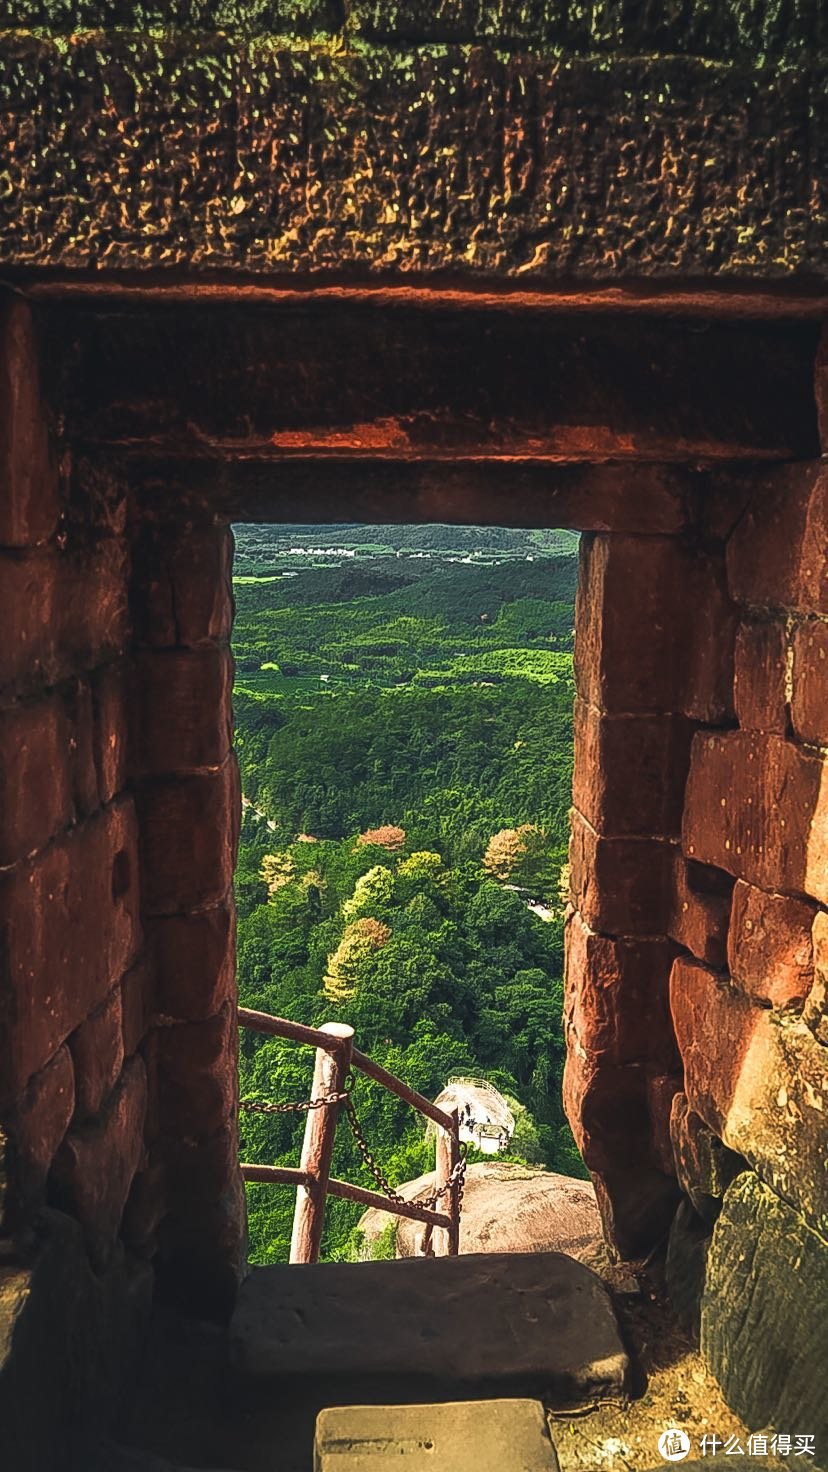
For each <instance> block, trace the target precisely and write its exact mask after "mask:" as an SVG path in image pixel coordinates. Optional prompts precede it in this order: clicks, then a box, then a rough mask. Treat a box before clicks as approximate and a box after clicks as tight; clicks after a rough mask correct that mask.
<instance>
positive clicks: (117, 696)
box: [91, 663, 127, 802]
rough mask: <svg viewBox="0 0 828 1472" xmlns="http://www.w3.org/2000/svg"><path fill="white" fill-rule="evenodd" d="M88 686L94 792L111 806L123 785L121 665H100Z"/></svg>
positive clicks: (123, 681) (124, 739)
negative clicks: (92, 725)
mask: <svg viewBox="0 0 828 1472" xmlns="http://www.w3.org/2000/svg"><path fill="white" fill-rule="evenodd" d="M91 685H92V702H93V709H94V713H95V734H94V757H95V769H96V772H97V775H98V792H99V794H100V799H101V802H111V801H112V799H113V797H115V796H116V795H117V794H118V793H119V792H121V791H123V788H124V786H125V785H126V770H127V694H126V671H125V668H124V666H123V664H121V663H114V664H110V665H104V666H103V667H102V668H101V669H98V670H96V671H95V672H94V673H93V675H92V677H91Z"/></svg>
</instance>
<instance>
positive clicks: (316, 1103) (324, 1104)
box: [239, 1093, 348, 1114]
mask: <svg viewBox="0 0 828 1472" xmlns="http://www.w3.org/2000/svg"><path fill="white" fill-rule="evenodd" d="M347 1098H348V1095H347V1093H346V1094H323V1095H322V1097H321V1098H320V1099H296V1100H295V1101H294V1102H293V1103H291V1104H273V1103H271V1102H270V1101H269V1100H266V1099H240V1100H239V1109H243V1110H244V1111H245V1113H247V1114H305V1113H307V1111H308V1110H309V1109H331V1108H332V1107H333V1105H334V1104H344V1103H345V1101H346V1099H347Z"/></svg>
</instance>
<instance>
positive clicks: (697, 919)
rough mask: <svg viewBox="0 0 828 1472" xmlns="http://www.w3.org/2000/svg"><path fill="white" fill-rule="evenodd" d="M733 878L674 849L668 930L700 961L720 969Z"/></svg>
mask: <svg viewBox="0 0 828 1472" xmlns="http://www.w3.org/2000/svg"><path fill="white" fill-rule="evenodd" d="M732 891H733V879H732V876H731V875H730V874H726V873H725V872H724V871H723V870H722V869H714V868H712V867H711V866H709V865H706V864H697V863H694V862H693V861H692V860H688V859H685V857H684V855H683V854H682V853H681V852H680V851H677V852H676V853H675V856H674V859H673V897H672V904H671V906H670V916H669V921H668V924H667V933H668V935H669V936H670V938H671V939H672V940H674V941H676V943H677V944H678V945H680V946H684V947H686V949H687V950H688V951H690V952H691V953H692V955H694V956H695V957H696V958H697V959H698V960H699V961H705V962H706V963H707V964H708V966H713V967H715V968H716V969H717V970H723V969H724V967H725V966H726V964H727V934H728V927H729V925H730V909H731V895H732Z"/></svg>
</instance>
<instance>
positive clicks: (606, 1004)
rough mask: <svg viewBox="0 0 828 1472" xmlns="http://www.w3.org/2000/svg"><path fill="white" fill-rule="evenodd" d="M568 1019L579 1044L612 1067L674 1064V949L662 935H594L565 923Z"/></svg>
mask: <svg viewBox="0 0 828 1472" xmlns="http://www.w3.org/2000/svg"><path fill="white" fill-rule="evenodd" d="M566 947H567V952H566V983H565V986H566V992H565V996H566V1001H565V1007H566V1017H567V1023H568V1025H569V1026H570V1027H571V1028H572V1029H573V1031H574V1033H575V1036H576V1037H577V1040H578V1046H579V1048H581V1049H582V1050H583V1051H585V1052H586V1053H588V1054H590V1055H591V1056H592V1057H596V1058H597V1057H601V1058H603V1059H605V1060H606V1061H607V1062H610V1063H632V1062H638V1063H643V1062H648V1063H656V1064H659V1065H661V1069H660V1071H661V1072H666V1071H668V1070H669V1067H670V1065H671V1064H673V1063H677V1061H678V1060H677V1056H676V1050H675V1039H674V1036H673V1028H672V1023H671V1020H670V1006H669V1001H668V981H669V975H670V966H671V963H672V959H673V956H674V955H675V948H674V947H673V946H672V945H671V943H670V942H669V941H668V940H666V939H664V938H663V937H660V936H657V937H648V938H643V937H642V938H623V939H616V938H613V937H611V936H607V935H598V934H596V933H595V932H594V931H592V930H590V929H589V927H588V926H587V925H586V924H585V923H584V921H583V919H582V918H581V916H580V915H579V914H577V913H575V914H573V915H572V917H571V918H570V920H569V923H568V925H567V940H566Z"/></svg>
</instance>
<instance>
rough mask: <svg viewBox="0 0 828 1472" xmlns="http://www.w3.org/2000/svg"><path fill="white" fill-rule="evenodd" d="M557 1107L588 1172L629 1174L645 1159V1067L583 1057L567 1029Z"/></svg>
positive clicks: (647, 1144)
mask: <svg viewBox="0 0 828 1472" xmlns="http://www.w3.org/2000/svg"><path fill="white" fill-rule="evenodd" d="M563 1104H564V1109H565V1111H566V1117H567V1119H568V1120H569V1123H570V1126H571V1128H572V1133H573V1135H574V1136H575V1143H576V1145H577V1146H578V1149H579V1150H580V1152H581V1154H582V1156H583V1158H584V1163H585V1164H586V1165H587V1166H588V1168H589V1170H590V1171H591V1172H592V1173H593V1174H595V1175H600V1176H605V1175H606V1174H607V1172H608V1171H611V1170H612V1169H613V1167H615V1166H618V1167H621V1168H622V1169H625V1170H626V1171H627V1172H628V1173H629V1174H630V1175H632V1174H634V1173H635V1171H636V1170H637V1169H638V1168H639V1167H640V1166H641V1163H642V1160H646V1159H647V1156H648V1153H649V1148H650V1116H649V1110H648V1107H647V1075H646V1072H645V1069H644V1068H643V1066H642V1065H640V1064H633V1065H629V1066H628V1065H625V1064H618V1063H614V1062H612V1061H611V1060H608V1059H607V1058H604V1057H600V1056H598V1057H596V1056H595V1055H594V1054H591V1053H587V1052H586V1051H585V1049H584V1048H582V1047H581V1046H580V1043H579V1040H578V1037H577V1034H576V1033H575V1032H574V1030H573V1029H572V1027H571V1025H569V1026H568V1028H567V1053H566V1063H565V1065H564V1077H563Z"/></svg>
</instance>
